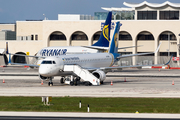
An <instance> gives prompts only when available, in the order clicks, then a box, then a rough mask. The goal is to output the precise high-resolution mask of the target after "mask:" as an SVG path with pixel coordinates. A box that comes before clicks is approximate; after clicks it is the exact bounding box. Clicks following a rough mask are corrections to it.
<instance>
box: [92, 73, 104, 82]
mask: <svg viewBox="0 0 180 120" xmlns="http://www.w3.org/2000/svg"><path fill="white" fill-rule="evenodd" d="M92 74H93V75H94V76H95V77H97V78H98V79H99V80H100V82H101V83H103V81H104V80H105V79H106V74H105V73H104V71H102V70H96V71H93V72H92Z"/></svg>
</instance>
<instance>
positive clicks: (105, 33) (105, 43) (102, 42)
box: [92, 12, 112, 47]
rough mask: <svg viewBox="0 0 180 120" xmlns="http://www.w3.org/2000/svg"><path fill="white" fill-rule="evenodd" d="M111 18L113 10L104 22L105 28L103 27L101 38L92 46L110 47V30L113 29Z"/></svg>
mask: <svg viewBox="0 0 180 120" xmlns="http://www.w3.org/2000/svg"><path fill="white" fill-rule="evenodd" d="M111 18H112V12H109V13H108V16H107V18H106V22H105V24H104V28H103V30H102V32H101V35H100V38H99V40H98V41H97V42H96V43H94V44H93V45H92V46H98V47H109V41H110V30H111Z"/></svg>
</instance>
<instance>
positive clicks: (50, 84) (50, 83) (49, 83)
mask: <svg viewBox="0 0 180 120" xmlns="http://www.w3.org/2000/svg"><path fill="white" fill-rule="evenodd" d="M52 79H53V78H52V77H50V79H49V82H48V85H49V86H53V82H52Z"/></svg>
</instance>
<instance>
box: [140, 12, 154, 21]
mask: <svg viewBox="0 0 180 120" xmlns="http://www.w3.org/2000/svg"><path fill="white" fill-rule="evenodd" d="M156 19H157V11H138V20H156Z"/></svg>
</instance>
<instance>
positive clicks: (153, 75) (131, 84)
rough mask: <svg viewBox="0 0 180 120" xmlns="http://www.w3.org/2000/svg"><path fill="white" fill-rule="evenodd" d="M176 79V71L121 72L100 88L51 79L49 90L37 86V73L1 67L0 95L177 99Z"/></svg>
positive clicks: (179, 88) (179, 91)
mask: <svg viewBox="0 0 180 120" xmlns="http://www.w3.org/2000/svg"><path fill="white" fill-rule="evenodd" d="M179 78H180V70H167V69H161V70H160V71H159V69H153V70H152V69H142V70H138V69H125V70H123V71H121V72H109V73H108V74H107V78H106V80H105V81H104V84H102V85H100V86H84V85H79V86H70V85H65V84H61V83H60V77H55V79H53V84H54V85H53V86H51V87H50V86H48V81H44V82H43V85H41V80H40V79H39V77H38V72H37V70H33V69H30V70H27V68H23V67H13V68H12V67H4V68H1V69H0V80H1V81H2V82H0V88H1V91H0V96H53V97H59V96H72V97H73V96H75V97H76V96H77V97H166V98H180V79H179ZM3 80H4V81H5V83H3ZM111 81H112V82H113V85H111ZM125 81H126V82H125ZM173 83H174V85H172V84H173Z"/></svg>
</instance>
